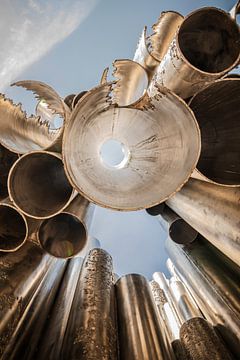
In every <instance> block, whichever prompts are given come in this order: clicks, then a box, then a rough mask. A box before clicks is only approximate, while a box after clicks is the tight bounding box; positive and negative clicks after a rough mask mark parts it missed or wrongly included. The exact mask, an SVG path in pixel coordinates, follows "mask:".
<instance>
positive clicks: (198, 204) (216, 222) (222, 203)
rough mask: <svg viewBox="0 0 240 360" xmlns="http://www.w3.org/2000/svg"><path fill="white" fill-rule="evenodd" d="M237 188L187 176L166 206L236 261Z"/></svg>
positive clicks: (238, 244) (239, 242) (238, 243)
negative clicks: (182, 185) (186, 179)
mask: <svg viewBox="0 0 240 360" xmlns="http://www.w3.org/2000/svg"><path fill="white" fill-rule="evenodd" d="M239 201H240V189H239V188H231V187H223V186H218V185H215V184H211V183H207V182H205V181H200V180H197V179H190V180H189V181H188V183H187V184H186V185H185V186H184V187H183V188H182V189H181V190H180V191H179V192H177V193H176V194H175V195H174V196H173V197H172V198H171V199H169V200H167V205H168V206H169V207H170V208H171V209H172V210H174V211H175V212H176V213H177V214H178V215H179V216H181V217H182V218H183V219H184V220H185V221H186V222H187V223H188V224H190V225H191V226H192V227H193V228H194V229H196V230H197V231H198V232H199V233H200V234H202V235H203V236H204V237H205V238H207V239H208V240H209V241H210V242H211V243H212V244H213V245H214V246H215V247H217V248H218V249H219V250H220V251H222V252H223V253H224V254H225V255H226V256H228V257H229V258H230V259H231V260H232V261H234V262H235V263H236V264H239V256H240V238H239V231H240V227H239V215H240V206H239Z"/></svg>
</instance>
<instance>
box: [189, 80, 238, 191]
mask: <svg viewBox="0 0 240 360" xmlns="http://www.w3.org/2000/svg"><path fill="white" fill-rule="evenodd" d="M239 103H240V79H237V78H232V79H223V80H218V81H216V82H214V83H213V84H210V85H209V86H207V87H206V88H204V89H203V90H201V91H200V92H198V93H197V94H196V95H195V96H194V97H193V98H192V99H191V100H190V103H189V106H190V107H191V109H192V110H193V112H194V114H195V116H196V119H197V122H198V125H199V127H200V130H201V144H202V146H201V154H200V158H199V160H198V163H197V172H198V173H197V174H194V173H193V176H194V177H199V176H200V179H203V180H206V181H213V182H215V183H218V184H220V185H227V186H240V145H239V144H240V123H239V117H240V107H239Z"/></svg>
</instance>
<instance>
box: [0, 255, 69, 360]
mask: <svg viewBox="0 0 240 360" xmlns="http://www.w3.org/2000/svg"><path fill="white" fill-rule="evenodd" d="M66 264H67V262H66V261H65V260H59V259H58V260H55V261H54V262H53V263H52V264H51V266H50V268H49V269H48V271H47V273H46V274H45V276H44V278H43V279H42V281H41V283H40V284H39V286H38V288H37V290H36V291H35V293H34V296H33V297H32V299H31V301H30V302H29V304H28V305H27V307H26V309H25V311H24V313H23V315H22V317H21V319H20V320H19V322H18V324H17V327H16V329H15V331H14V332H13V334H12V336H11V339H9V341H8V345H7V347H6V349H5V351H4V353H3V356H2V358H1V359H2V360H16V359H25V360H32V359H35V358H36V356H37V354H38V348H37V345H38V343H39V340H40V338H41V336H42V331H43V328H44V325H45V323H46V322H47V319H48V315H49V312H50V310H51V307H52V305H53V302H54V299H55V296H56V293H57V290H58V288H59V285H60V283H61V280H62V277H63V273H64V269H65V267H66Z"/></svg>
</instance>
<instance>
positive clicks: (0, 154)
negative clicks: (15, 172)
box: [0, 144, 18, 200]
mask: <svg viewBox="0 0 240 360" xmlns="http://www.w3.org/2000/svg"><path fill="white" fill-rule="evenodd" d="M17 159H18V155H17V154H16V153H13V152H12V151H10V150H8V149H6V148H5V147H4V146H2V145H1V144H0V200H3V199H5V198H6V197H8V188H7V179H8V173H9V171H10V169H11V167H12V165H13V164H14V163H15V161H17Z"/></svg>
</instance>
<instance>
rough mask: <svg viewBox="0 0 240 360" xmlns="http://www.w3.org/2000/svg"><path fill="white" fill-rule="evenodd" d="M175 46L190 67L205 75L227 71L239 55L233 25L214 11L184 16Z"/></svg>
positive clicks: (206, 10) (236, 32)
mask: <svg viewBox="0 0 240 360" xmlns="http://www.w3.org/2000/svg"><path fill="white" fill-rule="evenodd" d="M178 43H179V46H180V49H181V51H182V53H183V55H184V56H185V58H186V59H187V60H188V61H189V62H190V64H191V65H193V66H194V67H196V68H198V69H200V70H202V71H205V72H208V73H219V72H222V71H224V70H226V69H228V68H229V67H231V66H232V65H233V64H234V63H235V62H236V60H237V59H238V57H239V52H240V42H239V29H238V26H237V24H236V23H235V22H234V21H233V20H232V19H231V17H230V16H229V15H228V14H227V13H225V12H224V11H221V10H219V9H214V8H204V9H201V10H198V11H196V12H194V13H192V14H191V15H190V16H189V17H187V18H186V19H185V20H184V22H183V23H182V25H181V27H180V30H179V33H178Z"/></svg>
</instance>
